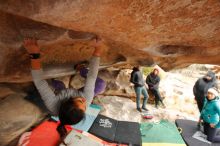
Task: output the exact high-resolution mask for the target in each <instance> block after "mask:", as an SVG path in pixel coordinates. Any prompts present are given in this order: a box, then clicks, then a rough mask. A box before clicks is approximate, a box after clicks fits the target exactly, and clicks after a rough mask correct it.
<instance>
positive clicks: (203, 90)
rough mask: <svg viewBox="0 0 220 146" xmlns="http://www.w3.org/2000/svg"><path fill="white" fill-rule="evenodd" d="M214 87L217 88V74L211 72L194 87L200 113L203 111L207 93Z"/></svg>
mask: <svg viewBox="0 0 220 146" xmlns="http://www.w3.org/2000/svg"><path fill="white" fill-rule="evenodd" d="M212 87H217V83H216V77H215V73H214V72H212V71H209V72H208V73H207V74H206V75H205V76H204V77H202V78H199V79H198V80H197V81H196V83H195V85H194V87H193V94H194V96H195V100H196V102H197V105H198V108H199V111H200V112H201V111H202V108H203V105H204V99H205V96H206V95H207V91H208V89H209V88H212Z"/></svg>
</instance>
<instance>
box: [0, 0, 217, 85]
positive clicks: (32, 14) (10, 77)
mask: <svg viewBox="0 0 220 146" xmlns="http://www.w3.org/2000/svg"><path fill="white" fill-rule="evenodd" d="M94 35H99V36H101V37H102V38H104V39H105V47H104V48H103V49H104V50H105V51H104V55H103V60H102V65H111V64H114V63H117V62H126V63H131V64H133V63H139V64H142V65H152V64H154V63H156V64H159V65H160V66H161V67H162V68H164V69H172V68H177V67H183V66H186V65H189V64H191V63H209V64H220V57H219V54H220V1H219V0H212V1H211V0H200V1H197V0H181V1H178V0H169V1H160V0H153V1H148V0H140V1H136V0H117V1H116V0H115V1H110V0H75V1H72V0H66V1H61V0H38V1H33V0H8V1H3V0H2V1H0V62H1V63H0V67H1V71H0V82H21V81H22V82H23V81H27V80H31V78H30V74H29V68H28V66H29V61H28V56H27V54H26V53H25V50H24V48H23V47H22V43H21V42H22V38H23V37H25V36H32V37H33V36H34V37H37V38H39V39H40V41H39V43H40V46H41V48H42V52H43V54H44V55H43V63H44V68H45V69H46V70H47V77H51V76H52V77H54V76H61V75H64V74H71V73H72V65H73V64H74V63H76V62H79V61H84V60H86V59H88V57H89V56H90V54H91V52H92V48H91V47H89V46H88V42H89V40H90V39H91V38H92V37H93V36H94ZM54 72H55V74H54Z"/></svg>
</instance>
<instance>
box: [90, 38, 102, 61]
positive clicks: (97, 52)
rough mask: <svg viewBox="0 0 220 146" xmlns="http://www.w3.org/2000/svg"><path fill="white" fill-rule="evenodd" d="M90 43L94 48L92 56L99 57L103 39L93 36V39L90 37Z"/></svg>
mask: <svg viewBox="0 0 220 146" xmlns="http://www.w3.org/2000/svg"><path fill="white" fill-rule="evenodd" d="M90 45H91V46H92V47H94V48H95V50H94V52H93V56H97V57H100V56H101V54H102V45H103V40H102V39H101V38H99V37H95V38H94V39H92V41H91V43H90Z"/></svg>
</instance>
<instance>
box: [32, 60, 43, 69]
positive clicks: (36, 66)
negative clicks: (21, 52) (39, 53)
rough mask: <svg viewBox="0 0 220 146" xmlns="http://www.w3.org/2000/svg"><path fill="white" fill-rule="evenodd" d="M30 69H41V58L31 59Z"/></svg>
mask: <svg viewBox="0 0 220 146" xmlns="http://www.w3.org/2000/svg"><path fill="white" fill-rule="evenodd" d="M31 69H32V70H40V69H41V59H40V58H39V59H31Z"/></svg>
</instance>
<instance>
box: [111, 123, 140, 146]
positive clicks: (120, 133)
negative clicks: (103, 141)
mask: <svg viewBox="0 0 220 146" xmlns="http://www.w3.org/2000/svg"><path fill="white" fill-rule="evenodd" d="M115 142H117V143H123V144H129V145H131V144H132V146H140V145H141V132H140V124H139V123H136V122H127V121H119V122H118V126H117V129H116V134H115Z"/></svg>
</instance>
